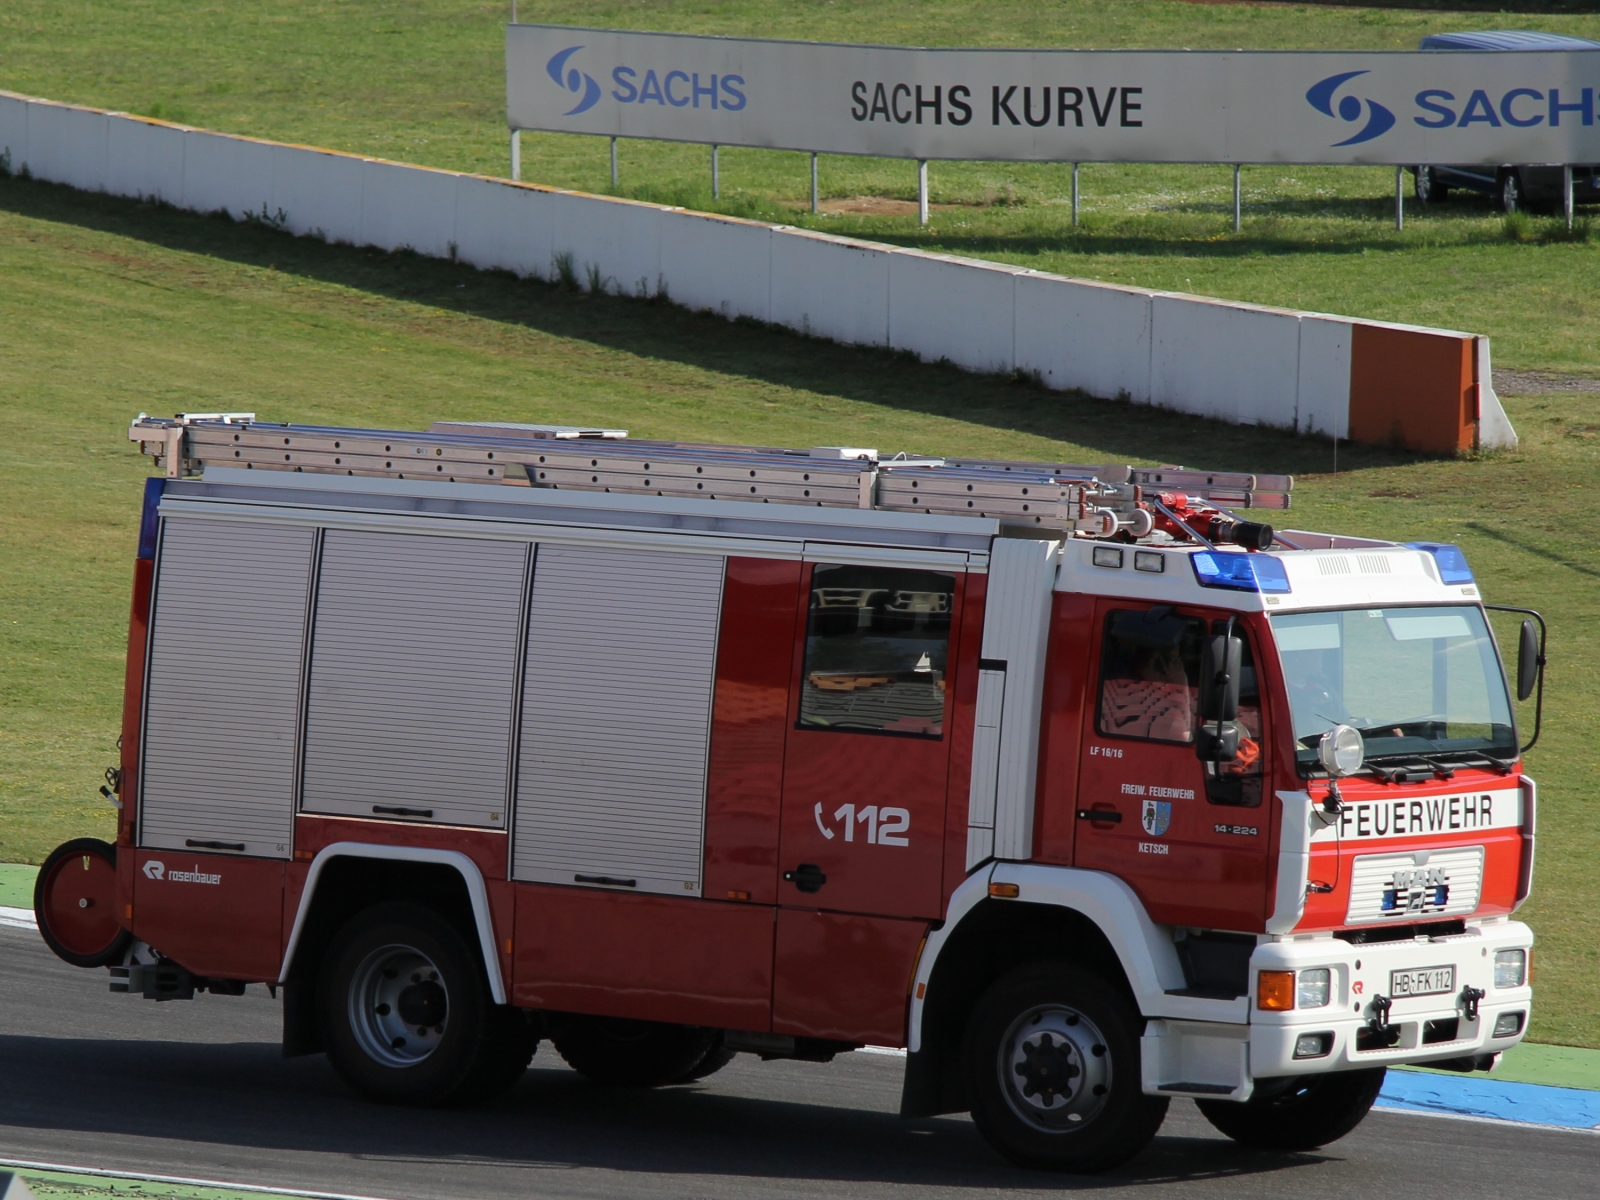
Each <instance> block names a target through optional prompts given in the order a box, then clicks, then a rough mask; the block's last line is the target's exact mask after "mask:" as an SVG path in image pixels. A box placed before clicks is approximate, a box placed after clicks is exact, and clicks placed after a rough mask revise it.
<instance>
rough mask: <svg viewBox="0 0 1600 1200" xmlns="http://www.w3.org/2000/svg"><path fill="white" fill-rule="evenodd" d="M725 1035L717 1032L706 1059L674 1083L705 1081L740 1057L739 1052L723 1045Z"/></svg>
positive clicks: (719, 1031)
mask: <svg viewBox="0 0 1600 1200" xmlns="http://www.w3.org/2000/svg"><path fill="white" fill-rule="evenodd" d="M722 1039H723V1033H722V1031H721V1030H720V1029H719V1030H717V1034H716V1040H715V1041H714V1042H712V1043H711V1049H709V1050H707V1051H706V1054H705V1057H704V1058H702V1059H701V1060H700V1061H699V1062H698V1063H696V1064H695V1065H694V1067H693V1068H692V1069H690V1070H689V1071H687V1072H685V1073H684V1074H682V1075H680V1076H678V1078H676V1079H674V1080H673V1081H672V1082H673V1083H693V1082H694V1081H695V1080H696V1079H704V1078H705V1077H706V1076H707V1075H715V1074H716V1073H717V1072H718V1071H720V1070H722V1068H723V1067H725V1066H727V1065H728V1064H729V1063H731V1062H732V1061H733V1060H734V1059H736V1058H738V1057H739V1052H738V1051H737V1050H730V1049H728V1047H727V1046H725V1045H723V1041H722Z"/></svg>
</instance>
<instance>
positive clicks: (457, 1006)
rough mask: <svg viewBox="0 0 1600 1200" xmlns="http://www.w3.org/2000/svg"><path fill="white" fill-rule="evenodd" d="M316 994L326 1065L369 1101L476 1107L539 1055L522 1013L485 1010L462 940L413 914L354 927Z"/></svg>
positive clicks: (402, 910) (395, 908) (401, 910)
mask: <svg viewBox="0 0 1600 1200" xmlns="http://www.w3.org/2000/svg"><path fill="white" fill-rule="evenodd" d="M317 984H318V1016H319V1019H320V1021H321V1024H322V1036H323V1045H324V1046H326V1047H327V1051H328V1058H329V1060H330V1061H331V1062H332V1063H333V1067H334V1069H335V1070H336V1071H337V1072H338V1073H339V1076H340V1077H341V1078H342V1079H343V1080H344V1081H345V1083H347V1084H348V1085H349V1086H350V1087H351V1089H352V1090H354V1091H356V1092H359V1093H360V1094H361V1095H363V1096H365V1097H367V1098H368V1099H370V1100H379V1101H385V1102H388V1103H396V1104H418V1105H440V1104H461V1103H466V1102H469V1101H472V1100H477V1099H481V1098H483V1097H484V1096H486V1095H489V1094H492V1093H494V1092H497V1091H501V1090H503V1089H504V1088H506V1087H509V1086H510V1085H511V1084H512V1083H514V1082H516V1080H517V1079H518V1078H519V1077H520V1076H521V1074H522V1072H523V1070H524V1069H525V1068H526V1067H527V1065H528V1060H529V1059H530V1058H532V1057H533V1051H534V1049H535V1048H536V1046H537V1039H536V1038H534V1036H533V1034H532V1031H531V1029H530V1027H529V1026H528V1024H527V1022H526V1020H525V1019H524V1017H523V1015H522V1013H521V1012H519V1011H518V1010H516V1009H511V1008H497V1007H496V1006H495V1005H494V1004H493V1002H492V1001H491V999H490V997H489V994H488V988H487V986H486V983H485V980H484V976H483V970H482V968H481V967H480V966H479V964H478V961H477V959H476V957H475V956H474V955H473V953H472V951H471V949H470V948H469V946H468V945H467V943H466V941H465V939H464V938H462V936H461V935H460V933H458V932H457V931H456V929H455V927H454V926H453V925H451V924H450V923H449V922H448V921H446V920H444V919H443V918H442V917H440V916H439V915H438V914H437V913H436V912H434V911H433V910H432V909H429V908H425V907H423V906H422V905H419V904H409V903H404V902H392V903H387V904H379V905H375V906H374V907H372V908H369V909H367V910H366V911H365V912H363V913H361V914H359V915H357V916H356V917H354V918H352V919H351V921H350V922H349V923H348V924H347V925H345V927H344V928H343V929H341V930H340V931H339V933H338V934H337V935H336V936H335V938H334V941H333V945H332V946H331V947H330V948H329V950H328V955H327V958H326V959H325V960H324V963H323V969H322V971H321V972H320V973H319V977H318V980H317Z"/></svg>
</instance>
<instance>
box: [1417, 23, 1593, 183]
mask: <svg viewBox="0 0 1600 1200" xmlns="http://www.w3.org/2000/svg"><path fill="white" fill-rule="evenodd" d="M1418 48H1419V49H1422V50H1600V42H1591V41H1589V40H1588V39H1587V38H1576V37H1567V36H1565V35H1564V34H1559V33H1537V32H1533V31H1529V30H1523V29H1488V30H1483V31H1481V32H1477V33H1435V34H1432V35H1430V36H1428V37H1425V38H1423V39H1422V42H1421V45H1420V46H1419V47H1418ZM1411 171H1412V174H1414V175H1415V176H1416V189H1417V199H1418V200H1421V201H1423V202H1424V203H1429V202H1434V201H1439V200H1444V199H1447V198H1448V197H1449V195H1450V190H1451V189H1452V188H1463V189H1466V190H1468V191H1473V192H1482V193H1484V194H1485V195H1488V196H1493V197H1494V198H1495V200H1496V201H1497V202H1498V203H1499V205H1500V207H1501V208H1503V209H1505V211H1506V212H1508V213H1509V212H1516V211H1517V210H1518V209H1531V208H1546V207H1554V208H1560V207H1562V204H1563V197H1562V194H1561V191H1562V179H1561V165H1560V164H1559V163H1558V164H1555V165H1550V164H1539V165H1528V164H1518V163H1481V164H1477V165H1471V164H1468V165H1458V166H1448V167H1445V166H1437V165H1435V166H1418V167H1412V168H1411ZM1572 202H1573V203H1574V204H1597V203H1600V163H1573V164H1572Z"/></svg>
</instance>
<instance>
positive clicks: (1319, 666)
mask: <svg viewBox="0 0 1600 1200" xmlns="http://www.w3.org/2000/svg"><path fill="white" fill-rule="evenodd" d="M1272 632H1273V636H1274V638H1275V639H1276V641H1277V643H1278V654H1279V656H1280V658H1281V659H1282V661H1283V675H1284V680H1285V682H1286V684H1287V685H1288V689H1289V704H1290V708H1291V709H1292V710H1293V713H1294V736H1295V742H1296V745H1297V747H1298V750H1299V753H1298V755H1297V757H1298V758H1299V760H1300V761H1301V762H1314V761H1315V760H1316V757H1317V743H1318V741H1319V740H1320V739H1321V737H1322V735H1323V734H1324V733H1325V732H1327V730H1329V729H1330V728H1332V727H1333V726H1335V725H1353V726H1354V727H1355V728H1356V729H1357V730H1359V731H1360V733H1361V735H1362V738H1363V739H1364V740H1365V742H1366V749H1367V757H1368V758H1369V759H1381V758H1386V757H1387V758H1403V757H1413V758H1415V757H1419V756H1428V757H1437V756H1439V755H1445V756H1447V757H1450V756H1456V755H1460V756H1462V757H1464V758H1471V757H1472V756H1473V754H1475V753H1476V754H1487V755H1492V756H1494V757H1496V758H1505V759H1514V758H1515V757H1516V753H1517V743H1516V732H1515V730H1514V729H1513V727H1512V723H1511V703H1510V700H1509V698H1508V697H1507V695H1506V685H1505V677H1504V675H1503V674H1502V672H1501V670H1500V659H1499V655H1498V654H1496V652H1495V647H1494V641H1493V640H1492V639H1491V637H1490V635H1489V629H1488V626H1487V624H1486V622H1485V621H1484V619H1483V612H1482V610H1480V609H1478V608H1476V607H1474V606H1470V605H1451V606H1448V607H1428V608H1359V609H1349V610H1346V611H1342V612H1308V613H1274V614H1272Z"/></svg>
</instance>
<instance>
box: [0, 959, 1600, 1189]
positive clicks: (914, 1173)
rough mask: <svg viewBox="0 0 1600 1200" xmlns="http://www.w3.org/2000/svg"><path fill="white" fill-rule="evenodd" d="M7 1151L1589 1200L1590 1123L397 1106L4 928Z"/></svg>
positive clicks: (252, 998) (553, 1084)
mask: <svg viewBox="0 0 1600 1200" xmlns="http://www.w3.org/2000/svg"><path fill="white" fill-rule="evenodd" d="M0 952H3V958H0V1005H3V1009H0V1011H4V1013H5V1023H4V1026H3V1027H0V1028H3V1032H0V1157H5V1158H10V1159H27V1160H34V1161H44V1162H55V1163H67V1164H72V1165H76V1166H88V1167H102V1168H108V1169H113V1170H127V1171H134V1172H147V1173H152V1174H163V1175H181V1176H188V1177H195V1178H205V1179H216V1180H229V1181H236V1182H240V1183H253V1184H258V1185H267V1186H276V1187H290V1188H305V1189H312V1190H318V1191H327V1192H343V1193H355V1194H360V1195H367V1196H382V1197H399V1198H405V1200H413V1198H414V1200H434V1198H440V1200H445V1198H448V1200H456V1198H462V1200H468V1198H470V1200H480V1198H482V1197H489V1196H493V1197H497V1198H499V1197H524V1196H525V1197H540V1198H543V1197H584V1198H587V1197H606V1198H608V1200H609V1198H614V1197H631V1196H651V1197H682V1198H684V1200H700V1198H706V1197H739V1198H748V1197H781V1198H783V1200H796V1198H800V1197H811V1196H850V1197H869V1196H871V1197H876V1196H893V1197H907V1196H916V1197H966V1196H976V1195H978V1194H980V1193H989V1192H992V1191H997V1190H1000V1189H1005V1190H1006V1191H1007V1192H1008V1193H1011V1194H1016V1195H1031V1194H1036V1193H1037V1194H1043V1193H1050V1192H1064V1191H1105V1192H1122V1191H1126V1190H1127V1189H1128V1188H1129V1187H1130V1186H1133V1185H1140V1184H1144V1185H1148V1186H1151V1187H1153V1188H1156V1189H1159V1190H1160V1193H1161V1194H1162V1195H1163V1196H1183V1197H1189V1196H1196V1197H1198V1196H1207V1197H1230V1198H1232V1197H1251V1196H1261V1197H1267V1196H1270V1197H1274V1198H1275V1200H1279V1198H1281V1197H1284V1196H1315V1197H1317V1198H1318V1200H1323V1198H1325V1197H1344V1196H1349V1197H1359V1198H1361V1200H1371V1198H1372V1197H1375V1196H1404V1197H1406V1198H1407V1200H1423V1198H1426V1197H1441V1198H1442V1197H1452V1198H1454V1197H1459V1196H1464V1195H1479V1196H1482V1195H1501V1196H1516V1197H1517V1198H1518V1200H1539V1198H1541V1197H1551V1198H1559V1200H1571V1198H1572V1197H1576V1196H1582V1195H1590V1194H1593V1193H1592V1189H1593V1187H1594V1186H1595V1182H1594V1181H1595V1172H1596V1169H1597V1168H1600V1136H1595V1135H1592V1134H1584V1133H1566V1132H1560V1131H1553V1130H1552V1131H1547V1130H1543V1129H1534V1128H1513V1127H1507V1126H1502V1125H1494V1124H1485V1123H1474V1122H1468V1121H1456V1120H1448V1119H1441V1118H1436V1117H1425V1116H1411V1115H1405V1114H1399V1113H1386V1112H1375V1113H1373V1114H1372V1115H1371V1116H1370V1117H1368V1119H1367V1121H1366V1123H1365V1124H1364V1125H1363V1126H1362V1127H1361V1128H1360V1129H1358V1130H1357V1131H1356V1132H1355V1133H1354V1134H1352V1135H1351V1136H1350V1137H1348V1138H1345V1139H1344V1140H1343V1141H1341V1142H1337V1143H1335V1144H1334V1145H1332V1146H1330V1147H1328V1148H1326V1149H1324V1150H1321V1151H1318V1152H1314V1153H1309V1154H1275V1153H1261V1152H1255V1151H1247V1150H1243V1149H1240V1148H1237V1147H1235V1146H1234V1145H1233V1143H1231V1142H1229V1141H1227V1140H1226V1139H1225V1138H1223V1137H1222V1136H1221V1135H1220V1134H1217V1133H1216V1132H1214V1131H1213V1130H1212V1129H1211V1127H1210V1126H1209V1125H1208V1124H1206V1122H1205V1121H1204V1119H1203V1118H1202V1117H1201V1116H1200V1114H1199V1113H1198V1112H1196V1111H1195V1109H1194V1107H1193V1106H1192V1105H1191V1104H1190V1103H1189V1102H1187V1101H1176V1102H1174V1104H1173V1106H1172V1111H1171V1114H1170V1115H1169V1116H1168V1118H1167V1123H1166V1126H1165V1127H1164V1128H1163V1130H1162V1134H1161V1136H1160V1137H1159V1138H1158V1139H1157V1140H1156V1142H1155V1144H1154V1146H1153V1147H1152V1148H1151V1149H1150V1150H1148V1151H1146V1153H1145V1154H1144V1155H1143V1156H1142V1157H1140V1158H1138V1159H1136V1160H1134V1162H1132V1163H1130V1164H1129V1165H1127V1166H1126V1167H1123V1168H1121V1169H1120V1170H1118V1171H1116V1172H1113V1173H1111V1174H1109V1175H1104V1176H1100V1177H1096V1178H1070V1177H1059V1176H1051V1175H1041V1174H1035V1173H1031V1172H1024V1171H1017V1170H1014V1169H1012V1168H1010V1167H1008V1166H1007V1165H1005V1164H1004V1163H1003V1162H1001V1161H1000V1160H999V1159H998V1158H996V1157H995V1155H994V1154H993V1153H992V1152H991V1151H990V1150H989V1148H988V1147H987V1146H986V1145H985V1144H984V1142H983V1141H982V1139H980V1138H979V1137H978V1135H977V1133H976V1132H975V1131H974V1130H973V1128H972V1125H971V1123H970V1122H968V1121H967V1120H965V1119H964V1118H938V1119H933V1120H926V1121H916V1122H902V1121H900V1120H899V1119H898V1118H897V1117H896V1116H895V1115H894V1111H895V1108H896V1105H897V1103H898V1097H899V1081H900V1072H901V1064H900V1061H899V1060H898V1059H895V1058H890V1057H885V1056H881V1055H867V1054H854V1055H847V1056H844V1057H842V1058H841V1059H839V1060H838V1061H836V1062H834V1063H832V1064H829V1065H826V1066H824V1065H815V1064H804V1063H761V1062H758V1061H757V1060H755V1059H753V1058H750V1057H749V1056H741V1057H740V1058H739V1059H737V1060H736V1061H735V1062H734V1063H733V1064H732V1065H731V1066H729V1067H727V1068H726V1069H724V1070H723V1071H721V1072H720V1073H719V1074H717V1075H715V1076H713V1077H712V1078H710V1079H709V1080H706V1081H704V1082H702V1083H699V1084H694V1085H690V1086H686V1087H680V1088H669V1089H665V1090H661V1091H654V1092H620V1091H607V1090H603V1089H600V1088H596V1087H592V1086H590V1085H589V1084H587V1083H585V1082H584V1081H583V1080H582V1079H580V1078H578V1076H577V1075H575V1074H574V1073H572V1072H571V1071H569V1070H567V1069H566V1068H565V1067H564V1066H563V1065H562V1063H561V1062H560V1060H559V1059H558V1058H557V1057H556V1056H555V1055H554V1054H553V1053H551V1052H550V1051H549V1050H548V1048H546V1049H544V1050H542V1051H541V1052H540V1054H539V1056H538V1058H536V1059H535V1060H534V1068H533V1069H532V1070H531V1071H529V1073H528V1075H527V1076H526V1077H525V1078H524V1079H523V1080H522V1082H521V1083H519V1084H518V1085H517V1087H516V1088H515V1089H514V1090H513V1091H512V1092H511V1093H509V1094H508V1095H507V1096H506V1097H504V1098H503V1099H501V1100H499V1101H497V1102H495V1103H494V1104H492V1105H489V1106H486V1107H483V1108H478V1109H469V1110H458V1111H446V1112H435V1111H418V1110H411V1109H390V1108H382V1107H377V1106H374V1105H369V1104H365V1103H362V1102H360V1101H358V1100H356V1099H354V1098H353V1097H351V1096H349V1095H348V1094H347V1093H345V1091H344V1090H343V1088H342V1087H341V1085H340V1084H339V1082H338V1080H337V1079H335V1078H334V1076H333V1074H332V1072H331V1071H330V1070H329V1069H328V1066H327V1064H326V1062H325V1061H324V1060H323V1059H322V1058H321V1057H320V1056H317V1057H313V1058H304V1059H295V1060H292V1061H284V1060H283V1059H282V1058H281V1057H279V1051H278V1032H279V1022H280V1016H279V1012H278V1006H277V1003H276V1002H275V1001H273V1000H271V999H270V998H268V996H267V995H266V993H265V991H264V989H261V988H256V987H252V988H251V989H250V991H249V993H248V994H247V995H245V996H242V997H222V996H200V997H197V998H196V999H195V1000H193V1001H189V1002H181V1001H178V1002H171V1003H165V1004H156V1003H153V1002H151V1001H147V1000H144V999H142V998H138V997H127V996H113V995H111V994H110V993H109V992H108V991H107V990H106V976H105V973H104V972H103V971H81V970H78V969H76V968H73V967H69V966H67V965H66V964H64V963H61V962H59V961H57V960H56V958H55V957H54V956H52V955H51V954H50V952H49V951H48V950H47V949H46V948H45V946H44V944H43V943H42V942H40V941H39V939H38V936H37V935H36V934H34V933H32V932H30V931H27V930H21V929H9V928H6V929H0Z"/></svg>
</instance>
